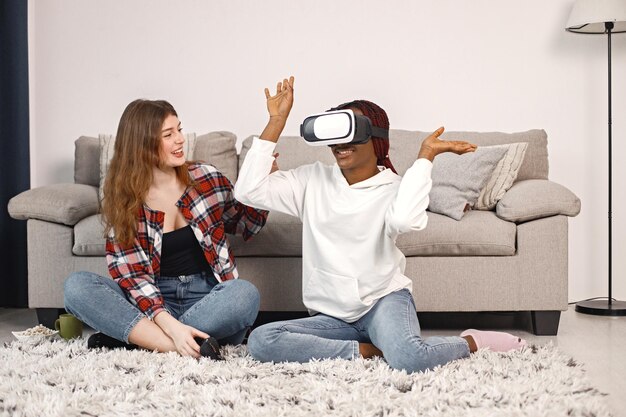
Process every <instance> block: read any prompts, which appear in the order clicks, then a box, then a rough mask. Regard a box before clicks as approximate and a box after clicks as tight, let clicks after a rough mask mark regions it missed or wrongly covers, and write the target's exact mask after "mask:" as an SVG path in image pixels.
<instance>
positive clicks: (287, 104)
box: [265, 76, 294, 120]
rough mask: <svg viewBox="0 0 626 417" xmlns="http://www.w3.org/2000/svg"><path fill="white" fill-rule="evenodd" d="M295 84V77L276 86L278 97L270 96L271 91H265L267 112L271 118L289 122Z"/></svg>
mask: <svg viewBox="0 0 626 417" xmlns="http://www.w3.org/2000/svg"><path fill="white" fill-rule="evenodd" d="M293 82H294V77H293V76H291V77H289V80H287V79H286V78H285V79H284V80H283V81H282V82H280V81H279V82H278V84H277V85H276V95H273V96H272V95H270V90H269V89H268V88H266V89H265V98H266V99H267V111H268V113H269V114H270V119H271V118H280V119H282V120H287V117H288V116H289V112H290V111H291V107H292V106H293Z"/></svg>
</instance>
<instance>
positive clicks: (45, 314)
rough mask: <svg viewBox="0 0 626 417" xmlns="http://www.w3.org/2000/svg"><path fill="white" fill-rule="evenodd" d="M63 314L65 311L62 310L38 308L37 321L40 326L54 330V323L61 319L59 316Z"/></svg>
mask: <svg viewBox="0 0 626 417" xmlns="http://www.w3.org/2000/svg"><path fill="white" fill-rule="evenodd" d="M63 313H65V310H64V309H62V308H38V309H37V321H38V322H39V324H43V325H44V326H46V327H48V328H50V329H54V322H55V321H56V319H58V318H59V315H60V314H63Z"/></svg>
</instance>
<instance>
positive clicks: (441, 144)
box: [418, 126, 477, 161]
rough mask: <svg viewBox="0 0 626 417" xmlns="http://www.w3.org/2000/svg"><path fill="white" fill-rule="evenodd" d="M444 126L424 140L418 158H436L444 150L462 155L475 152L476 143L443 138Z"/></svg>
mask: <svg viewBox="0 0 626 417" xmlns="http://www.w3.org/2000/svg"><path fill="white" fill-rule="evenodd" d="M443 131H444V128H443V126H442V127H440V128H439V129H437V130H435V131H434V132H433V133H431V134H430V136H428V137H427V138H426V139H424V141H423V142H422V147H421V149H420V152H419V155H418V158H426V159H428V160H429V161H432V160H433V159H435V157H436V156H437V155H439V154H440V153H444V152H453V153H455V154H457V155H462V154H464V153H468V152H474V151H475V150H476V148H477V146H476V145H474V144H472V143H469V142H465V141H462V140H441V139H439V136H441V134H442V133H443Z"/></svg>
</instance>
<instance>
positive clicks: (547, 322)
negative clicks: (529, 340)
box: [530, 310, 561, 336]
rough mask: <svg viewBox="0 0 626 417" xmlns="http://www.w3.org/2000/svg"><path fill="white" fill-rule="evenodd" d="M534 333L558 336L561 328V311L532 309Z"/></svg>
mask: <svg viewBox="0 0 626 417" xmlns="http://www.w3.org/2000/svg"><path fill="white" fill-rule="evenodd" d="M530 315H531V319H532V323H533V333H534V334H536V335H537V336H556V333H557V332H558V330H559V320H560V319H561V312H560V311H558V310H557V311H531V312H530Z"/></svg>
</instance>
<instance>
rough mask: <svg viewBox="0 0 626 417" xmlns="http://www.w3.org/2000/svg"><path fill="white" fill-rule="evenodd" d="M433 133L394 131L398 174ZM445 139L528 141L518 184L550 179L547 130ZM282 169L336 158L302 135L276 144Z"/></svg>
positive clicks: (392, 147) (392, 138) (247, 145)
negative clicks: (526, 181)
mask: <svg viewBox="0 0 626 417" xmlns="http://www.w3.org/2000/svg"><path fill="white" fill-rule="evenodd" d="M430 133H432V132H420V131H408V130H400V129H390V131H389V157H390V159H391V162H392V163H393V165H394V167H395V168H396V170H397V171H398V174H400V175H404V173H405V172H406V170H407V169H409V167H410V166H411V165H413V162H415V159H416V158H417V154H418V153H419V149H420V146H421V144H422V141H423V140H424V139H425V138H426V137H427V136H428V135H430ZM442 138H443V139H445V140H466V141H468V142H472V143H475V144H476V145H478V146H492V145H505V144H509V143H517V142H527V143H528V148H527V150H526V154H525V156H524V161H523V162H522V166H521V167H520V169H519V172H518V174H517V179H516V181H522V180H527V179H544V180H545V179H548V137H547V135H546V132H545V131H544V130H538V129H535V130H528V131H526V132H517V133H502V132H444V133H443V135H442ZM250 146H252V136H250V137H248V138H246V139H245V140H244V141H243V144H242V147H241V154H240V157H239V168H241V164H242V163H243V160H244V159H245V157H246V154H247V153H248V150H249V149H250ZM276 152H278V153H280V156H279V157H278V166H279V167H280V169H292V168H296V167H298V166H300V165H304V164H310V163H313V162H315V161H322V162H324V163H327V164H334V163H335V158H334V157H333V155H332V154H331V152H330V150H328V148H327V147H326V146H310V145H307V144H306V143H305V142H304V139H302V138H300V137H299V136H281V138H280V140H279V141H278V144H277V145H276Z"/></svg>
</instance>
